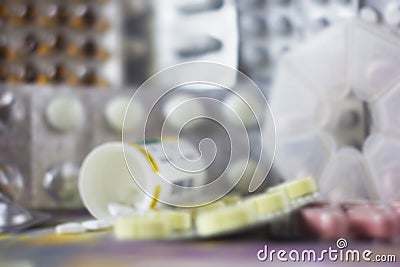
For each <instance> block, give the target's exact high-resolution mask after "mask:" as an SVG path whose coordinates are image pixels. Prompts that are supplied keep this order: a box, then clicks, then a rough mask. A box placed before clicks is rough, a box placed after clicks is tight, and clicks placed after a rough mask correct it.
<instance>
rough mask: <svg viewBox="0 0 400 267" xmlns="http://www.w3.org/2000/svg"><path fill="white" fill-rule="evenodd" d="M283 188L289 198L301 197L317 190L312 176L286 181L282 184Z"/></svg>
mask: <svg viewBox="0 0 400 267" xmlns="http://www.w3.org/2000/svg"><path fill="white" fill-rule="evenodd" d="M284 188H285V191H286V193H287V195H288V196H289V198H290V199H296V198H299V197H303V196H306V195H309V194H312V193H314V192H316V191H317V190H318V188H317V183H316V181H315V179H314V178H312V177H308V178H304V179H300V180H296V181H293V182H290V183H286V184H285V185H284Z"/></svg>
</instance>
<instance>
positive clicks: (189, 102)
mask: <svg viewBox="0 0 400 267" xmlns="http://www.w3.org/2000/svg"><path fill="white" fill-rule="evenodd" d="M201 101H202V99H201V98H191V97H188V96H184V95H179V96H175V97H173V98H170V99H168V101H167V102H166V103H165V105H164V106H163V115H164V118H165V119H166V120H167V124H168V125H170V126H173V127H175V128H177V129H181V128H182V127H183V126H185V127H194V126H197V125H198V124H199V123H200V122H201V121H202V120H201V119H196V118H198V117H201V116H205V115H206V114H205V111H204V107H203V105H202V103H201ZM187 123H188V124H187Z"/></svg>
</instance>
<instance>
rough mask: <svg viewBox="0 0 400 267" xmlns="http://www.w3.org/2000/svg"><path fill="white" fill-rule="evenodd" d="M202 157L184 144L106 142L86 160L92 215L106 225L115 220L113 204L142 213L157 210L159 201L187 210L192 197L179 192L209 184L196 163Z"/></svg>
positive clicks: (82, 187)
mask: <svg viewBox="0 0 400 267" xmlns="http://www.w3.org/2000/svg"><path fill="white" fill-rule="evenodd" d="M178 146H179V149H175V148H178ZM164 150H166V151H168V153H166V154H165V153H164ZM165 155H168V156H167V157H168V158H167V157H166V156H165ZM197 158H198V151H196V150H195V149H194V148H193V147H192V146H191V145H190V144H189V143H187V142H185V141H183V140H179V142H178V140H173V141H163V142H162V143H161V142H151V143H147V144H144V145H136V144H124V143H120V142H111V143H106V144H103V145H100V146H98V147H97V148H95V149H94V150H93V151H92V152H91V153H90V154H89V155H88V156H87V157H86V158H85V160H84V162H83V164H82V167H81V170H80V173H79V193H80V196H81V198H82V201H83V203H84V205H85V206H86V208H87V209H88V210H89V212H90V213H91V214H92V215H93V216H94V217H96V218H97V219H103V220H113V216H112V215H111V214H110V213H109V211H108V206H109V205H110V204H113V203H118V204H122V205H126V206H131V207H132V209H135V210H138V211H143V210H146V209H149V208H150V207H154V206H155V205H156V203H157V201H159V202H163V203H164V204H169V202H170V203H175V202H176V201H177V200H179V201H181V202H182V204H183V205H184V204H185V201H187V202H186V203H188V202H189V201H190V197H191V196H189V195H188V194H187V192H186V191H185V190H177V188H180V189H184V188H185V187H196V186H201V185H203V184H205V183H206V176H205V173H204V172H201V171H200V172H195V171H196V170H202V169H203V166H202V163H201V161H196V160H194V159H197ZM188 159H189V161H188ZM171 162H172V164H171ZM189 165H190V166H189ZM162 178H163V179H162ZM174 185H177V186H178V187H177V186H174ZM154 199H157V201H155V200H154Z"/></svg>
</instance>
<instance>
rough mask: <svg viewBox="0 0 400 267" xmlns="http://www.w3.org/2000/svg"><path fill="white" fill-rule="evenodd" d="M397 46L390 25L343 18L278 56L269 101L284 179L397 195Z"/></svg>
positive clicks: (357, 193) (339, 193)
mask: <svg viewBox="0 0 400 267" xmlns="http://www.w3.org/2000/svg"><path fill="white" fill-rule="evenodd" d="M333 40H334V41H333ZM399 47H400V38H399V36H397V35H396V34H394V33H393V32H390V31H389V30H384V29H382V28H381V26H379V25H375V24H371V23H370V22H364V21H359V20H351V21H348V22H344V23H341V24H337V25H336V26H332V27H331V28H329V29H327V30H326V31H324V32H322V33H320V34H317V35H315V36H314V37H313V38H311V39H309V40H308V41H306V42H304V43H303V44H302V45H300V46H298V47H297V48H296V49H293V50H292V51H290V52H288V53H287V54H286V55H285V56H283V57H282V59H281V61H280V64H279V67H278V70H277V75H276V81H275V83H274V87H273V89H272V91H271V95H270V103H271V109H272V112H273V114H274V118H275V123H276V129H277V137H278V138H277V150H276V158H275V165H274V166H275V167H276V169H277V171H278V172H280V173H281V174H282V176H283V177H284V178H285V179H289V180H290V179H296V177H303V176H305V175H312V176H314V177H316V179H317V181H318V184H319V185H320V190H321V193H322V195H324V196H325V197H326V198H327V199H330V200H332V201H340V200H343V199H345V200H355V199H373V200H378V199H380V200H384V201H393V200H397V199H398V198H399V196H398V194H397V192H396V190H395V189H394V188H396V187H397V185H398V179H397V173H398V171H397V170H398V167H397V166H398V160H397V155H398V148H399V141H398V139H397V137H396V134H397V133H398V129H397V127H398V124H397V119H396V118H394V116H395V115H394V114H397V106H398V105H396V104H395V103H397V102H396V101H397V95H398V92H399V85H400V84H399V81H400V73H399V71H398V69H399V66H398V62H399V56H400V49H399ZM321 59H322V60H321ZM288 77H290V79H289V78H288Z"/></svg>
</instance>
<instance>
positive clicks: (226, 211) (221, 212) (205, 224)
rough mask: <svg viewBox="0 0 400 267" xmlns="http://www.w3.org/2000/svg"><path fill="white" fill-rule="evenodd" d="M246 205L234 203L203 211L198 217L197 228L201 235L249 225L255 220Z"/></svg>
mask: <svg viewBox="0 0 400 267" xmlns="http://www.w3.org/2000/svg"><path fill="white" fill-rule="evenodd" d="M252 215H253V214H252V212H251V211H250V210H249V209H247V208H246V205H233V206H228V207H224V208H219V209H215V210H210V211H206V212H202V213H200V214H199V215H198V217H197V218H196V229H197V232H198V234H199V235H200V236H209V235H213V234H219V233H224V232H227V231H232V230H235V229H239V228H241V227H244V226H247V225H249V224H251V223H252V222H253V221H254V217H253V216H252Z"/></svg>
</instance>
